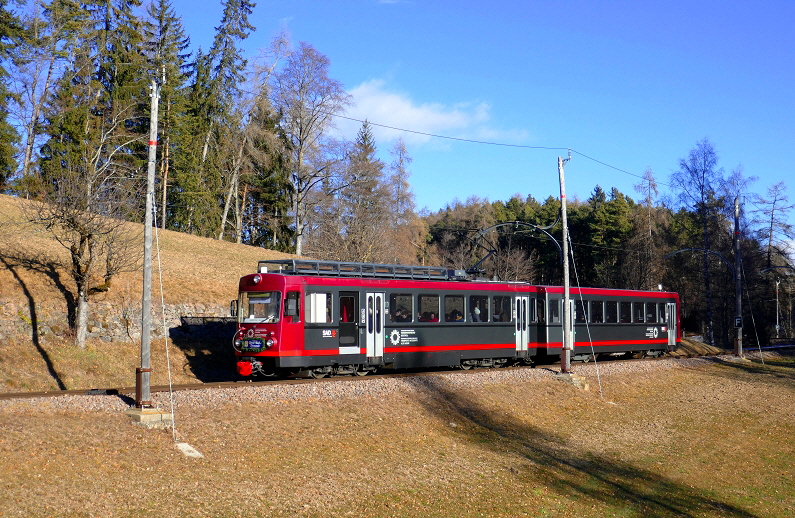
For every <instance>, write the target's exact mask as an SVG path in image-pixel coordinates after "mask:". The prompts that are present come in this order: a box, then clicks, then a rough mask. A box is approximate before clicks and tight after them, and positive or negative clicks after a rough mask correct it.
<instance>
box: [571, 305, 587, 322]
mask: <svg viewBox="0 0 795 518" xmlns="http://www.w3.org/2000/svg"><path fill="white" fill-rule="evenodd" d="M583 302H584V301H582V300H575V301H574V323H576V324H584V323H585V322H586V320H588V306H586V305H585V304H583Z"/></svg>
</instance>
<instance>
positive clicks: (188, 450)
mask: <svg viewBox="0 0 795 518" xmlns="http://www.w3.org/2000/svg"><path fill="white" fill-rule="evenodd" d="M177 448H179V451H181V452H182V453H184V454H185V456H186V457H193V458H196V459H203V458H204V455H202V454H201V453H199V452H198V451H197V450H196V449H195V448H194V447H193V446H191V445H190V444H188V443H186V442H178V443H177Z"/></svg>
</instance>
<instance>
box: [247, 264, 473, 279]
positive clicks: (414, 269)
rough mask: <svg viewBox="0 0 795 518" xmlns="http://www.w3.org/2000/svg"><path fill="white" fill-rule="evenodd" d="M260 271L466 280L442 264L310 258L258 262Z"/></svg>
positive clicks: (285, 273)
mask: <svg viewBox="0 0 795 518" xmlns="http://www.w3.org/2000/svg"><path fill="white" fill-rule="evenodd" d="M257 271H258V272H259V273H280V274H283V275H311V276H323V277H361V278H379V279H412V280H432V281H467V280H470V278H469V275H468V274H467V272H466V271H464V270H451V269H448V268H444V267H441V266H413V265H402V264H376V263H355V262H341V261H313V260H309V259H272V260H268V261H259V262H258V263H257Z"/></svg>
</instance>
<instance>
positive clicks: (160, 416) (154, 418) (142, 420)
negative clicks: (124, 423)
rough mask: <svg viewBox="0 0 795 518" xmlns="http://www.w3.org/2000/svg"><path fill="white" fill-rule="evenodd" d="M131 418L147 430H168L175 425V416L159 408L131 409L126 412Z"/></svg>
mask: <svg viewBox="0 0 795 518" xmlns="http://www.w3.org/2000/svg"><path fill="white" fill-rule="evenodd" d="M124 413H125V414H127V415H128V416H130V418H131V419H132V420H133V421H134V422H136V423H138V424H139V425H141V426H143V427H145V428H168V427H170V426H172V425H173V424H174V416H173V415H172V414H171V413H169V412H163V411H162V410H158V409H157V408H135V407H133V408H129V409H127V410H126V411H125V412H124Z"/></svg>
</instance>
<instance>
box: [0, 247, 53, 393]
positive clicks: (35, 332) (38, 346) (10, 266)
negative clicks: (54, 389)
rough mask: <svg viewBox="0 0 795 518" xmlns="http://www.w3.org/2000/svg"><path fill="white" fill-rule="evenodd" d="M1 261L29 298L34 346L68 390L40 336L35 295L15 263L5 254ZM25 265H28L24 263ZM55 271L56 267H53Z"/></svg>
mask: <svg viewBox="0 0 795 518" xmlns="http://www.w3.org/2000/svg"><path fill="white" fill-rule="evenodd" d="M0 262H2V263H3V265H5V267H6V268H7V269H8V271H10V272H11V275H13V276H14V279H15V280H16V281H17V282H18V283H19V286H20V287H21V288H22V291H23V292H24V293H25V298H27V300H28V311H29V314H30V327H31V337H30V340H31V342H33V346H34V347H35V348H36V351H38V353H39V355H40V356H41V358H42V360H44V365H45V366H46V367H47V372H48V373H49V375H50V376H51V377H52V379H53V380H55V383H56V384H57V385H58V389H60V390H66V385H64V382H63V381H62V380H61V377H60V376H59V375H58V371H56V370H55V365H53V363H52V359H51V358H50V355H49V354H47V351H45V350H44V348H43V347H42V346H41V341H40V337H39V317H38V313H37V312H36V299H35V298H34V297H33V294H32V293H31V292H30V289H28V286H27V284H25V281H23V280H22V278H21V277H20V276H19V274H18V273H17V271H16V269H15V265H13V264H11V262H10V261H9V260H8V259H7V258H6V257H4V256H0ZM23 267H27V266H25V265H23ZM53 271H54V269H53Z"/></svg>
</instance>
